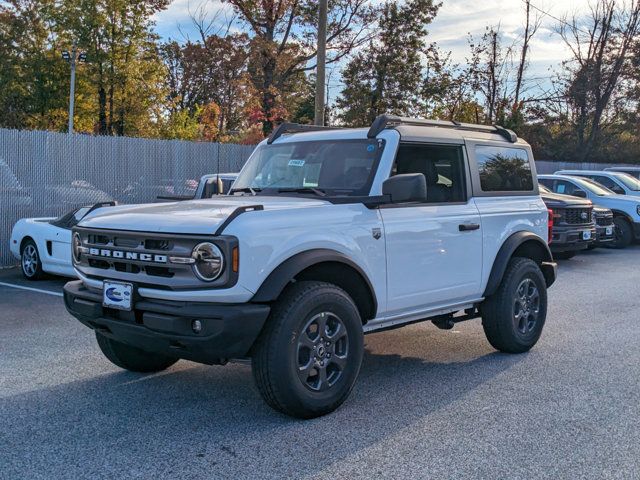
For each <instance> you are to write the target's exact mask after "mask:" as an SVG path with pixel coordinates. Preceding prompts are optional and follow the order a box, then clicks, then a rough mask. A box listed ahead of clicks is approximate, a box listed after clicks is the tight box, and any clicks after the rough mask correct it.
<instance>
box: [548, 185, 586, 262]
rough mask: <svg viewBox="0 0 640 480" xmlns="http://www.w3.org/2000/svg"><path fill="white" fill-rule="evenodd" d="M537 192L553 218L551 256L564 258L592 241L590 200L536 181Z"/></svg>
mask: <svg viewBox="0 0 640 480" xmlns="http://www.w3.org/2000/svg"><path fill="white" fill-rule="evenodd" d="M540 196H541V197H542V200H543V201H544V203H545V205H546V206H547V208H548V209H549V215H551V218H552V219H553V229H552V232H553V233H552V236H551V243H550V247H551V252H552V253H553V256H554V257H555V258H559V259H561V260H567V259H569V258H573V257H574V256H575V255H576V254H577V253H578V252H579V251H580V250H586V249H587V248H589V247H590V246H591V245H593V243H594V242H595V241H596V224H595V220H594V217H593V203H591V201H590V200H584V199H582V198H578V197H572V196H570V195H560V194H557V193H553V192H551V191H550V190H548V189H547V188H546V187H545V186H544V185H540Z"/></svg>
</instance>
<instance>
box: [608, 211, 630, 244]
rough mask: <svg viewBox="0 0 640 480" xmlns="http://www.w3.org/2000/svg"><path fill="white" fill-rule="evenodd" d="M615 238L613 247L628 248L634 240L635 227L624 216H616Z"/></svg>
mask: <svg viewBox="0 0 640 480" xmlns="http://www.w3.org/2000/svg"><path fill="white" fill-rule="evenodd" d="M613 223H614V240H613V242H611V244H610V245H611V248H618V249H619V248H627V247H628V246H629V245H631V242H633V229H632V227H631V225H630V224H629V221H628V220H627V219H626V218H624V217H614V218H613Z"/></svg>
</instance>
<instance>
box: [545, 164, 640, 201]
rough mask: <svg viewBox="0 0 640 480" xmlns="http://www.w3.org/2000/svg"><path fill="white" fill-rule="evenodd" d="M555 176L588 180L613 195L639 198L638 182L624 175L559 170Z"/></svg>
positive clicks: (592, 171) (596, 171)
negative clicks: (606, 189)
mask: <svg viewBox="0 0 640 480" xmlns="http://www.w3.org/2000/svg"><path fill="white" fill-rule="evenodd" d="M555 174H556V175H571V176H574V177H585V178H589V179H591V180H593V181H594V182H598V183H599V184H600V185H602V186H604V187H607V188H608V189H609V190H611V191H612V192H613V193H617V194H619V195H631V196H634V197H638V196H640V180H638V179H637V178H635V177H632V176H631V175H628V174H626V173H622V172H610V171H609V172H607V171H602V170H560V171H558V172H556V173H555Z"/></svg>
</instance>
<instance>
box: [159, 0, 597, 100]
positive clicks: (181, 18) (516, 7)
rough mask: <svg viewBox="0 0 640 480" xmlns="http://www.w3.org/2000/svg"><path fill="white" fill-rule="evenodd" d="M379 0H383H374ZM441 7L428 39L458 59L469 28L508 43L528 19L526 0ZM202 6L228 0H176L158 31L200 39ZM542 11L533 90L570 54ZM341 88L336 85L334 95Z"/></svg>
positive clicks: (555, 11) (334, 81)
mask: <svg viewBox="0 0 640 480" xmlns="http://www.w3.org/2000/svg"><path fill="white" fill-rule="evenodd" d="M372 1H380V0H372ZM441 1H442V7H441V8H440V11H439V13H438V15H437V17H436V19H435V20H434V22H433V23H432V24H431V25H430V27H429V38H428V40H429V41H435V42H437V43H438V45H439V46H440V48H441V49H443V50H445V51H451V54H452V60H453V61H454V62H455V63H464V61H465V58H466V57H467V56H468V51H469V49H468V43H467V37H468V34H472V35H473V36H474V37H478V38H479V37H481V36H482V34H483V33H484V31H485V28H486V27H487V26H498V25H499V26H500V31H501V33H502V35H503V42H504V44H505V45H508V44H511V43H513V42H514V41H516V40H517V39H518V38H520V37H521V36H522V33H523V23H524V1H523V0H441ZM532 4H533V5H534V6H535V7H538V8H539V9H540V10H542V11H544V12H547V13H548V14H550V15H552V16H553V17H557V18H563V17H565V16H572V15H578V16H579V15H580V14H584V13H585V12H586V11H587V10H588V7H589V0H533V2H532ZM200 6H204V9H205V10H206V11H208V12H216V11H219V10H220V9H225V8H226V9H228V8H229V6H228V4H226V5H225V4H223V3H222V2H221V1H219V0H208V1H206V0H175V1H173V2H172V3H171V4H170V6H169V8H168V9H167V10H166V11H164V12H162V13H160V14H159V15H157V17H156V31H157V32H158V34H159V35H160V36H161V37H162V38H164V39H167V38H172V39H175V40H178V41H181V40H184V38H185V37H186V36H188V37H190V38H192V39H195V38H196V37H197V33H196V31H195V29H194V28H193V25H192V24H191V21H190V19H189V11H190V10H191V11H192V12H193V11H195V10H196V9H197V8H199V7H200ZM533 13H534V14H536V15H540V16H542V17H543V23H542V26H541V28H540V29H539V30H538V33H537V35H536V36H535V37H534V40H533V41H532V45H531V51H530V59H531V63H530V67H529V72H528V73H529V75H528V77H529V78H530V80H529V84H528V86H527V88H528V89H530V90H531V91H542V90H545V89H547V88H548V87H549V86H550V83H551V77H552V74H553V70H554V69H557V67H558V66H559V64H560V62H562V60H564V59H566V58H567V57H568V56H569V52H568V50H567V48H566V46H565V45H564V44H563V43H562V41H561V39H560V38H559V36H558V35H557V34H556V33H555V28H556V26H557V24H558V21H557V20H555V19H554V18H551V17H550V16H545V15H543V14H541V13H540V12H539V11H538V10H534V12H533ZM338 77H339V73H338V72H333V74H332V78H331V80H330V88H331V89H332V90H339V89H340V84H339V79H338ZM337 93H338V91H332V92H331V97H334V96H335V95H336V94H337Z"/></svg>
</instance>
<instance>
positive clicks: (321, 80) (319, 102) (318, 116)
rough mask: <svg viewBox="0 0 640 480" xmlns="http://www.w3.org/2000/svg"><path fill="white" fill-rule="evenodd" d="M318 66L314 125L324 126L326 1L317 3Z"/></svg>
mask: <svg viewBox="0 0 640 480" xmlns="http://www.w3.org/2000/svg"><path fill="white" fill-rule="evenodd" d="M317 58H318V66H317V69H316V112H315V122H314V124H315V125H324V109H325V103H324V95H325V90H324V89H325V77H326V63H327V0H319V1H318V55H317Z"/></svg>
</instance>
